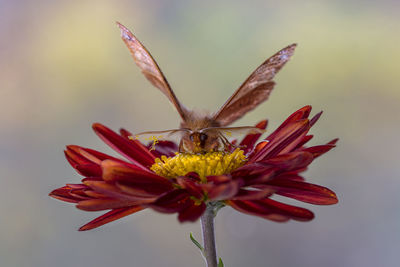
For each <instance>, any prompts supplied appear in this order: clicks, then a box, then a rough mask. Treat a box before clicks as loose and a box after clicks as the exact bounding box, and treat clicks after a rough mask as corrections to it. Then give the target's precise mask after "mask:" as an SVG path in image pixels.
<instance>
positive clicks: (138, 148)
mask: <svg viewBox="0 0 400 267" xmlns="http://www.w3.org/2000/svg"><path fill="white" fill-rule="evenodd" d="M93 130H94V131H95V132H96V134H97V135H98V136H99V137H100V138H101V139H102V140H103V141H104V142H105V143H107V144H108V145H109V146H110V147H111V148H113V149H114V150H116V151H117V152H119V153H121V154H122V155H124V156H125V157H126V158H128V159H129V160H131V161H132V162H133V163H134V164H135V165H137V166H139V167H141V168H143V169H145V167H144V166H146V167H147V166H151V165H152V164H153V163H154V159H155V157H154V156H153V155H152V154H151V153H150V152H149V151H148V150H147V148H146V147H145V146H144V145H142V144H141V143H140V142H139V141H138V140H127V139H125V138H124V137H122V136H120V135H118V134H116V133H115V132H113V131H111V130H110V129H109V128H107V127H105V126H104V125H101V124H99V123H95V124H93Z"/></svg>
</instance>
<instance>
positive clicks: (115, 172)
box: [101, 160, 173, 194]
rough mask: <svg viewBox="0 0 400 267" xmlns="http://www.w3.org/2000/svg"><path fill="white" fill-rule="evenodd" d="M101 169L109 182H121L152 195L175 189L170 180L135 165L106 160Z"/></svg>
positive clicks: (104, 177)
mask: <svg viewBox="0 0 400 267" xmlns="http://www.w3.org/2000/svg"><path fill="white" fill-rule="evenodd" d="M101 167H102V169H103V179H104V180H105V181H107V182H120V184H123V185H127V186H130V187H135V188H138V189H141V190H145V191H146V192H149V193H152V194H162V193H164V192H166V191H169V190H171V189H172V188H173V187H172V183H171V181H169V180H168V179H166V178H164V177H161V176H158V175H156V174H154V173H152V172H150V171H145V170H141V169H139V168H137V167H135V166H134V165H128V164H122V163H120V162H116V161H113V160H105V161H103V162H102V163H101Z"/></svg>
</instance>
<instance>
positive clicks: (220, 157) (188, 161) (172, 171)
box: [151, 148, 247, 181]
mask: <svg viewBox="0 0 400 267" xmlns="http://www.w3.org/2000/svg"><path fill="white" fill-rule="evenodd" d="M246 161H247V158H246V156H245V155H244V154H243V150H240V149H239V148H237V149H236V150H235V151H233V152H222V151H217V152H207V153H205V154H189V153H177V154H176V155H175V156H174V157H170V158H168V157H166V156H161V159H160V158H157V159H156V160H155V163H154V164H153V166H151V170H152V171H154V172H155V173H157V174H158V175H160V176H163V177H166V178H175V177H178V176H184V175H186V174H187V173H190V172H195V173H197V174H198V175H199V176H200V178H201V179H202V180H203V181H204V179H205V177H207V176H211V175H222V174H228V173H230V172H232V171H233V170H235V169H237V168H239V167H240V166H242V165H243V164H244V163H245V162H246Z"/></svg>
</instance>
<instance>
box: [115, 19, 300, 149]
mask: <svg viewBox="0 0 400 267" xmlns="http://www.w3.org/2000/svg"><path fill="white" fill-rule="evenodd" d="M117 24H118V26H119V28H120V29H121V37H122V40H123V41H124V43H125V44H126V46H127V47H128V49H129V51H130V52H131V55H132V57H133V59H134V61H135V63H136V65H138V66H139V68H140V69H141V70H142V73H143V74H144V76H145V77H146V78H147V79H148V80H149V81H150V82H151V83H152V84H153V85H154V86H155V87H157V88H158V89H159V90H160V91H161V92H162V93H163V94H164V95H165V96H166V97H167V98H168V99H169V100H170V101H171V103H172V104H173V105H174V106H175V108H176V110H177V111H178V113H179V115H180V116H181V119H182V122H181V124H180V128H179V129H174V130H168V131H155V132H145V133H142V134H151V133H155V134H160V133H168V134H174V133H182V136H181V140H180V142H179V151H180V152H187V153H207V152H211V151H217V150H220V149H226V148H227V147H229V146H231V145H232V144H231V143H230V142H229V141H228V139H227V138H226V137H225V133H232V132H243V131H245V132H246V133H253V134H255V133H261V132H263V130H260V129H259V128H256V127H248V126H244V127H228V125H230V124H231V123H233V122H234V121H236V120H238V119H239V118H241V117H242V116H243V115H245V114H246V113H247V112H249V111H251V110H253V109H254V108H255V107H256V106H258V105H259V104H261V103H262V102H264V101H265V100H267V99H268V97H269V95H270V93H271V91H272V89H273V87H274V85H275V82H274V81H273V80H272V79H273V78H274V76H275V74H276V73H277V72H278V71H279V70H280V69H281V68H282V67H283V66H284V65H285V64H286V62H287V61H289V59H290V57H291V56H292V55H293V53H294V49H295V47H296V44H292V45H289V46H287V47H285V48H284V49H282V50H280V51H278V52H277V53H276V54H274V55H273V56H272V57H270V58H268V59H267V60H266V61H265V62H264V63H262V64H261V65H260V66H259V67H258V68H257V69H256V70H255V71H254V72H253V73H252V74H251V75H250V76H249V77H248V78H247V79H246V80H245V81H244V82H243V84H242V85H241V86H240V87H239V88H238V89H237V90H236V91H235V92H234V93H233V95H232V96H231V97H230V98H229V99H228V100H227V101H226V102H225V104H224V105H223V106H222V107H221V108H220V109H219V110H218V111H217V112H215V113H213V114H203V113H199V112H196V111H193V110H189V109H187V108H186V107H185V106H184V105H182V104H181V103H180V102H179V100H178V99H177V97H176V96H175V93H174V92H173V91H172V89H171V87H170V85H169V84H168V82H167V80H166V79H165V77H164V75H163V73H162V72H161V70H160V68H159V67H158V65H157V63H156V61H155V60H154V59H153V57H152V56H151V54H150V53H149V52H148V51H147V49H146V48H145V47H144V46H143V45H142V44H141V43H140V42H139V40H138V39H137V38H136V37H135V36H134V35H133V34H132V33H131V32H130V31H129V30H128V29H127V28H126V27H125V26H123V25H122V24H120V23H117ZM139 135H140V134H139Z"/></svg>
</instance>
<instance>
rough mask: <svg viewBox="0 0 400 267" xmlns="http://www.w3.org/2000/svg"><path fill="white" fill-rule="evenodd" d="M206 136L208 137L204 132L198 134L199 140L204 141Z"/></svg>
mask: <svg viewBox="0 0 400 267" xmlns="http://www.w3.org/2000/svg"><path fill="white" fill-rule="evenodd" d="M207 138H208V136H207V135H206V134H204V133H201V134H200V141H201V142H205V141H206V140H207Z"/></svg>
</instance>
